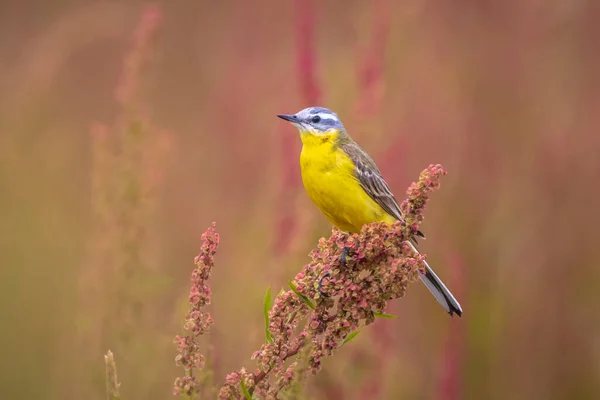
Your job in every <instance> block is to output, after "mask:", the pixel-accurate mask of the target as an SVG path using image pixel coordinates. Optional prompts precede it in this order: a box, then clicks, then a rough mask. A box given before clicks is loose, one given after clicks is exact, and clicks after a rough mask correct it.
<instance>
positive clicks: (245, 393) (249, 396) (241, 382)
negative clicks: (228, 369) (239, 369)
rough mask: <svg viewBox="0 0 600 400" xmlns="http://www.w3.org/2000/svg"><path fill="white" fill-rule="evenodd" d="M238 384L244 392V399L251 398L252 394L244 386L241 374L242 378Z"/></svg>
mask: <svg viewBox="0 0 600 400" xmlns="http://www.w3.org/2000/svg"><path fill="white" fill-rule="evenodd" d="M240 386H241V388H242V393H244V397H245V398H246V400H252V395H251V394H250V392H249V391H248V388H246V384H245V383H244V377H243V376H242V379H241V380H240Z"/></svg>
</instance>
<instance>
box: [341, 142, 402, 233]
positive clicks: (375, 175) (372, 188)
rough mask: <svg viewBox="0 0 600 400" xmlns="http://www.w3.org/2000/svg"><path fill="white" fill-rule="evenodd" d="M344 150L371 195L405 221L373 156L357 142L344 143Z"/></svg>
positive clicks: (363, 185)
mask: <svg viewBox="0 0 600 400" xmlns="http://www.w3.org/2000/svg"><path fill="white" fill-rule="evenodd" d="M342 150H344V152H345V153H346V154H348V156H350V158H351V159H352V161H353V162H354V165H355V166H356V169H355V174H356V179H357V180H358V182H359V183H360V186H361V187H362V188H363V190H364V191H365V192H367V194H368V195H369V197H371V198H372V199H373V200H375V202H376V203H377V204H378V205H379V206H380V207H381V208H383V209H384V210H385V211H386V212H387V213H388V214H390V215H391V216H392V217H394V218H396V219H399V220H401V221H403V220H404V219H403V218H402V212H401V211H400V206H399V205H398V202H397V201H396V199H395V198H394V195H393V194H392V191H391V190H390V188H389V186H388V185H387V183H386V182H385V180H384V179H383V177H382V176H381V172H379V169H378V168H377V165H375V162H374V161H373V160H372V159H371V157H369V155H368V154H367V153H365V152H364V150H363V149H361V148H360V146H358V145H357V144H356V143H347V144H344V145H343V146H342Z"/></svg>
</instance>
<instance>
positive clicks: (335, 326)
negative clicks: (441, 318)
mask: <svg viewBox="0 0 600 400" xmlns="http://www.w3.org/2000/svg"><path fill="white" fill-rule="evenodd" d="M445 173H446V171H445V170H444V168H443V167H442V166H441V165H430V166H429V167H428V168H427V169H426V170H425V171H423V172H422V173H421V175H420V177H419V182H417V183H413V184H412V185H411V186H410V188H409V189H408V191H407V195H408V197H407V199H406V200H405V201H404V202H403V203H402V210H403V212H404V213H405V218H406V223H405V224H404V223H401V222H399V221H398V222H396V223H394V224H392V225H389V226H388V225H387V224H385V223H373V224H369V225H365V226H364V227H363V229H362V231H361V232H360V234H352V235H351V234H348V233H345V232H341V231H339V230H337V229H335V228H334V229H333V232H332V234H331V236H330V237H329V238H327V239H326V238H321V240H320V241H319V244H318V246H317V248H316V249H314V250H313V251H312V252H311V259H312V260H311V262H310V263H308V264H306V265H305V266H304V268H303V269H302V270H301V271H300V272H299V273H298V274H297V275H296V277H295V279H294V280H293V282H292V283H291V287H292V290H289V291H283V292H282V293H280V294H279V295H278V296H277V297H276V299H275V304H274V305H273V307H272V309H271V310H270V312H269V332H270V335H271V340H268V341H267V342H266V343H265V344H263V345H262V346H261V348H260V349H259V350H258V351H256V352H255V353H254V354H253V356H252V358H253V359H255V360H256V361H257V364H258V369H257V370H256V371H255V372H254V373H248V372H247V371H246V370H241V371H240V372H239V373H238V372H234V373H232V374H230V375H228V377H227V380H226V382H225V385H224V386H223V387H222V388H221V390H220V393H219V399H221V400H225V399H231V398H239V397H240V396H241V395H242V393H241V384H240V381H241V379H242V377H243V379H244V385H245V388H247V390H248V392H249V393H250V394H254V395H256V396H258V398H277V397H278V396H279V395H281V393H282V392H283V391H285V390H287V389H288V388H289V387H290V385H291V383H292V382H293V381H294V380H295V379H296V380H301V379H303V376H304V373H303V372H304V370H310V371H311V372H313V373H316V372H318V371H319V369H320V368H321V363H322V359H323V358H324V357H327V356H331V355H333V354H334V353H335V352H336V350H337V349H338V348H339V347H340V346H341V345H343V344H344V341H345V340H346V339H347V338H348V335H349V334H351V333H352V332H354V331H356V330H357V328H358V327H359V325H360V324H361V323H363V324H364V325H369V324H371V323H373V322H374V320H375V318H376V316H377V315H381V314H383V312H384V311H385V307H386V305H387V302H388V301H389V300H393V299H397V298H401V297H403V296H404V294H405V292H406V289H407V287H408V285H409V284H410V283H412V282H414V281H415V280H416V279H417V278H418V273H419V271H420V270H423V269H424V264H423V260H424V258H425V257H424V256H423V255H420V254H415V253H414V252H413V251H412V250H411V248H410V246H409V245H408V244H407V243H406V241H407V240H408V239H409V238H411V237H412V236H413V235H414V234H415V233H416V232H417V231H418V226H419V224H420V223H421V222H422V220H423V209H424V207H425V205H426V203H427V200H428V199H429V194H430V193H431V192H432V191H433V190H434V189H437V188H438V187H439V181H440V178H441V176H442V175H444V174H445ZM319 282H322V285H321V288H319ZM303 321H305V322H304V325H303V326H302V327H301V329H299V327H300V325H301V323H302V322H303ZM309 344H310V345H309ZM307 345H309V346H308V348H307V349H306V350H307V351H306V355H307V357H306V360H300V362H296V363H293V364H291V365H289V366H288V367H287V368H286V366H285V362H286V360H288V359H289V358H290V357H293V356H296V355H297V354H298V353H299V352H300V351H301V350H302V349H303V348H305V347H307ZM304 353H305V352H303V354H304ZM302 361H304V365H306V368H301V367H300V366H301V365H302Z"/></svg>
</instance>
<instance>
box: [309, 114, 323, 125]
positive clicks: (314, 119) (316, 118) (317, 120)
mask: <svg viewBox="0 0 600 400" xmlns="http://www.w3.org/2000/svg"><path fill="white" fill-rule="evenodd" d="M311 121H312V122H313V123H315V124H317V123H319V121H321V117H319V116H318V115H315V116H314V117H312V119H311Z"/></svg>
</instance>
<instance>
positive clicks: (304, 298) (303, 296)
mask: <svg viewBox="0 0 600 400" xmlns="http://www.w3.org/2000/svg"><path fill="white" fill-rule="evenodd" d="M288 286H289V287H290V289H292V291H293V292H294V293H296V295H297V296H298V297H300V299H302V301H303V302H305V303H306V305H307V306H309V307H310V308H311V309H313V310H314V309H315V305H314V304H313V303H312V301H310V300H309V299H308V297H306V296H305V295H303V294H302V293H298V290H296V286H295V285H294V284H293V283H292V282H288Z"/></svg>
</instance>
